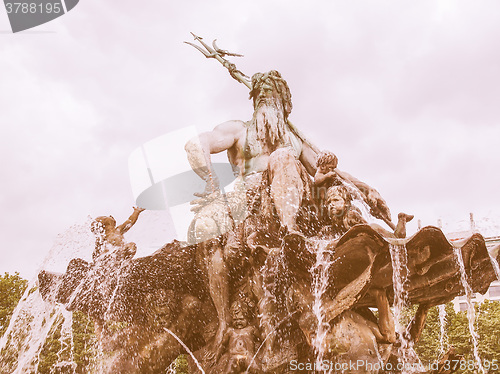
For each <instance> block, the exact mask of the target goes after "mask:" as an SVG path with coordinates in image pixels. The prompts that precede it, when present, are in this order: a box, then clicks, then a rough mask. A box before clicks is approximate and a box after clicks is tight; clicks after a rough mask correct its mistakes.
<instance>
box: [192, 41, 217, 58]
mask: <svg viewBox="0 0 500 374" xmlns="http://www.w3.org/2000/svg"><path fill="white" fill-rule="evenodd" d="M184 43H186V44H189V45H191V46H193V47H195V48H196V49H197V50H198V51H200V52H201V53H203V55H204V56H205V57H206V58H214V57H215V56H216V55H217V52H214V53H208V52H207V51H205V50H204V49H203V48H201V47H200V46H198V45H196V44H193V43H190V42H184Z"/></svg>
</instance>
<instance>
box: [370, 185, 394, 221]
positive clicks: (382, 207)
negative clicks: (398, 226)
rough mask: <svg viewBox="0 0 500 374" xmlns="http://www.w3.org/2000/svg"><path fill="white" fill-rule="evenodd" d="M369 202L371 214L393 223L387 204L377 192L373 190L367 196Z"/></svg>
mask: <svg viewBox="0 0 500 374" xmlns="http://www.w3.org/2000/svg"><path fill="white" fill-rule="evenodd" d="M366 198H367V200H368V205H369V206H370V208H371V210H370V214H371V215H372V216H374V217H376V218H379V219H386V220H389V221H391V211H390V210H389V207H388V206H387V203H386V202H385V200H384V199H382V196H380V194H379V193H378V191H377V190H375V189H373V188H371V189H370V190H369V191H368V195H367V196H366Z"/></svg>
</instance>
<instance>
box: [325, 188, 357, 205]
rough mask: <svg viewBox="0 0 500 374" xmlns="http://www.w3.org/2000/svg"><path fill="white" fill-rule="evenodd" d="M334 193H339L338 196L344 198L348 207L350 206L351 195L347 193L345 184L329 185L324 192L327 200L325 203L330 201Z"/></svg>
mask: <svg viewBox="0 0 500 374" xmlns="http://www.w3.org/2000/svg"><path fill="white" fill-rule="evenodd" d="M334 195H340V197H342V199H344V201H345V203H346V205H347V206H348V207H350V206H351V202H352V196H351V194H350V193H349V191H348V190H347V188H346V187H345V186H342V185H341V186H333V187H330V188H329V189H328V191H327V192H326V201H327V203H328V202H330V199H331V198H332V197H333V196H334Z"/></svg>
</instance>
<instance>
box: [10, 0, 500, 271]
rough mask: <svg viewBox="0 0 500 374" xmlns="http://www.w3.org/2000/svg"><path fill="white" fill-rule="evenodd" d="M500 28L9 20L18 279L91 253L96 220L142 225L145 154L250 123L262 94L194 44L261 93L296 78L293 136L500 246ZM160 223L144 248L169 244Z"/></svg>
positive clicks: (305, 15)
mask: <svg viewBox="0 0 500 374" xmlns="http://www.w3.org/2000/svg"><path fill="white" fill-rule="evenodd" d="M498 14H500V3H498V2H496V1H481V2H470V1H467V2H465V1H448V0H430V1H418V2H416V1H400V0H398V1H396V0H392V1H347V0H344V1H309V2H305V1H272V0H267V1H255V0H253V1H239V2H234V1H217V2H208V1H183V2H181V1H178V2H173V1H148V2H138V1H130V0H123V1H120V2H118V1H115V2H112V1H106V2H104V1H93V0H81V1H80V3H79V4H78V5H77V7H75V8H74V9H73V10H72V11H71V12H69V13H68V14H66V15H65V16H63V17H60V18H58V19H56V20H55V21H53V22H51V23H48V24H45V25H42V26H39V27H37V28H35V29H32V30H29V31H26V32H21V33H18V34H12V33H11V32H10V26H9V23H8V19H7V15H6V12H2V11H0V69H1V71H2V73H3V74H2V76H3V78H2V84H1V87H0V109H1V119H0V121H1V129H2V136H1V137H0V156H1V160H2V162H1V164H0V172H1V174H2V182H1V183H2V184H1V195H0V199H1V200H0V201H1V207H2V215H1V218H0V220H1V221H0V224H1V225H0V227H1V240H2V244H1V250H0V273H3V272H4V271H8V272H11V273H12V272H15V271H19V272H21V274H22V275H23V276H25V277H28V278H29V277H32V276H34V275H35V274H36V271H37V269H38V268H39V267H40V266H42V262H43V259H44V258H45V257H46V256H47V254H48V253H49V250H50V249H51V247H52V246H53V244H54V243H56V246H57V245H59V246H63V247H66V250H67V252H68V251H69V252H71V251H72V248H73V247H74V248H76V247H78V246H79V245H80V244H79V243H78V235H76V236H75V235H73V236H71V235H69V234H68V235H67V234H64V235H62V236H61V235H60V234H61V233H64V232H65V231H67V230H68V228H70V227H72V226H74V225H79V226H77V229H74V230H73V231H75V232H83V231H85V230H84V229H82V227H84V226H85V225H86V224H87V223H88V217H89V216H91V217H96V216H98V215H107V214H112V215H113V216H114V217H115V218H117V220H118V221H123V220H124V219H126V218H127V217H128V215H129V214H130V212H131V207H132V206H133V205H134V203H135V202H134V196H133V194H132V189H131V184H130V179H129V167H128V159H129V156H130V154H131V153H132V152H133V151H134V150H135V149H137V148H138V147H140V146H141V145H142V144H144V143H146V142H148V141H150V140H151V139H155V138H157V137H159V136H162V135H164V134H167V133H169V132H172V131H174V130H177V129H182V128H185V127H188V126H193V125H194V126H198V127H206V128H210V127H212V126H215V125H217V124H218V123H221V122H224V121H226V120H229V119H242V120H248V119H250V117H251V113H252V108H251V103H250V101H249V100H248V90H247V89H246V87H244V86H243V85H241V84H238V83H237V82H236V81H234V80H232V79H231V78H230V77H229V75H228V74H227V72H226V71H225V70H224V69H223V68H222V66H220V65H219V64H218V63H217V62H215V61H213V60H206V59H205V58H203V56H202V55H201V54H200V53H199V52H197V51H196V50H194V49H193V48H192V47H189V46H187V45H186V44H183V43H182V42H183V41H190V40H191V35H190V33H189V32H190V31H193V32H195V33H197V34H198V35H201V36H203V37H204V38H205V40H207V41H211V40H212V39H215V38H217V43H218V45H219V46H220V47H221V48H223V49H228V50H231V51H235V52H239V53H242V54H244V55H245V57H244V58H240V59H233V61H234V62H236V63H237V65H238V67H239V69H240V70H242V71H243V72H245V73H246V74H247V75H252V74H253V73H255V72H259V71H267V70H270V69H277V70H279V71H280V72H281V73H282V75H283V76H284V78H285V79H286V80H287V81H288V83H289V86H290V89H291V91H292V95H293V104H294V109H293V111H292V114H291V117H290V119H291V120H292V122H293V123H294V124H295V125H296V126H297V127H299V128H300V129H301V130H302V131H303V132H304V133H306V134H307V136H308V138H309V139H310V140H311V141H312V142H313V143H315V144H316V145H317V146H318V147H319V148H322V149H329V150H332V151H333V152H335V153H336V154H337V156H338V157H339V168H341V169H343V170H346V171H348V172H350V173H351V174H353V175H355V176H356V177H357V178H359V179H361V180H363V181H365V182H367V183H369V184H370V185H372V186H374V187H375V188H377V189H378V190H379V192H380V193H381V194H382V196H383V197H384V198H385V199H386V201H387V202H388V204H389V206H390V207H391V210H392V213H393V216H394V217H395V216H396V214H397V213H398V212H399V211H405V212H408V213H413V214H415V215H416V217H417V218H419V219H421V221H422V224H423V225H427V224H432V225H436V223H437V220H438V219H442V220H443V223H444V225H445V229H449V230H459V229H464V228H467V221H468V216H469V212H473V213H474V214H475V217H476V219H477V221H478V223H479V225H480V228H481V229H483V230H484V231H485V232H486V233H488V234H490V235H491V234H493V233H495V232H496V234H500V228H499V227H498V223H499V222H500V199H499V197H498V192H497V191H498V187H499V186H500V176H499V174H498V165H499V163H500V150H499V147H498V142H499V140H500V105H499V103H500V68H499V66H500V49H499V48H498V45H499V39H500V22H498ZM166 162H168V160H167V161H166ZM159 217H160V215H158V214H157V213H155V212H152V211H146V212H144V216H143V217H141V218H142V220H141V221H140V222H139V223H138V224H137V226H136V227H134V228H133V229H132V230H131V231H130V234H131V235H132V236H133V233H134V230H135V232H136V234H137V233H138V232H141V231H142V230H146V229H148V230H149V232H155V231H158V232H160V231H162V230H163V231H168V227H166V226H168V225H169V222H166V220H165V219H163V218H159ZM167 221H168V220H167ZM155 227H158V228H157V229H155ZM415 230H416V223H414V224H412V226H411V227H410V231H415ZM495 230H497V231H495ZM58 235H59V236H58ZM65 235H66V236H65ZM82 235H83V236H85V235H84V234H82ZM69 237H71V238H69ZM85 240H87V241H88V238H87V239H82V241H85ZM61 243H63V244H61ZM90 243H91V241H90ZM56 252H57V251H56ZM76 252H77V250H75V253H76Z"/></svg>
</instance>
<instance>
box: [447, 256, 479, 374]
mask: <svg viewBox="0 0 500 374" xmlns="http://www.w3.org/2000/svg"><path fill="white" fill-rule="evenodd" d="M454 252H455V258H456V260H457V263H458V266H459V269H460V280H461V282H462V287H463V288H464V291H465V296H466V301H467V319H468V320H469V332H470V335H471V337H472V344H473V346H474V359H475V360H476V364H477V366H478V367H479V370H480V371H482V372H483V373H486V371H485V370H484V367H483V365H482V363H481V358H480V357H479V346H478V339H479V335H478V333H477V332H476V329H475V327H474V323H475V322H476V310H475V308H474V303H473V302H472V297H473V291H472V288H471V286H470V285H469V282H468V281H467V273H466V272H465V264H464V259H463V257H462V251H461V249H460V248H454Z"/></svg>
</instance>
